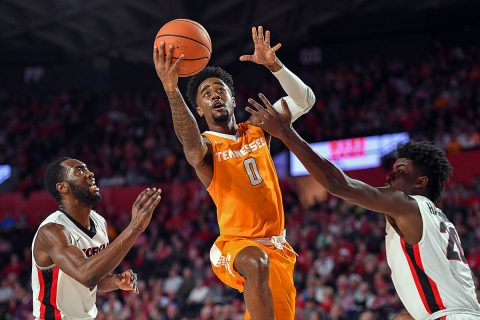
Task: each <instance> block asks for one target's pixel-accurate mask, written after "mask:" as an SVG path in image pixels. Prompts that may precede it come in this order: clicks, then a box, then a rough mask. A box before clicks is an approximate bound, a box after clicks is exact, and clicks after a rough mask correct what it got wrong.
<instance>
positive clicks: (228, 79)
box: [187, 66, 235, 108]
mask: <svg viewBox="0 0 480 320" xmlns="http://www.w3.org/2000/svg"><path fill="white" fill-rule="evenodd" d="M208 78H218V79H220V80H222V81H223V82H225V84H226V85H227V86H228V88H229V89H230V94H231V95H232V97H234V96H235V93H234V89H233V78H232V75H231V74H230V73H228V72H227V71H225V70H223V69H222V68H220V67H213V66H208V67H206V68H205V69H203V70H202V71H200V73H199V74H197V75H196V76H194V77H192V78H191V79H190V80H189V81H188V84H187V99H188V101H190V103H191V104H192V106H193V107H194V108H196V107H197V101H196V98H197V90H198V86H199V85H200V83H202V81H203V80H205V79H208Z"/></svg>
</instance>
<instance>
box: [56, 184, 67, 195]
mask: <svg viewBox="0 0 480 320" xmlns="http://www.w3.org/2000/svg"><path fill="white" fill-rule="evenodd" d="M55 188H56V189H57V191H58V192H59V193H63V194H66V193H68V192H70V187H69V186H68V183H67V182H65V181H63V182H59V183H57V184H56V185H55Z"/></svg>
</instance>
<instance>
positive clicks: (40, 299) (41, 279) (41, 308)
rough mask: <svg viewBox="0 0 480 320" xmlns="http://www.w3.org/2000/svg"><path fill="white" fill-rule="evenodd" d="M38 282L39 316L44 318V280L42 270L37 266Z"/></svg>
mask: <svg viewBox="0 0 480 320" xmlns="http://www.w3.org/2000/svg"><path fill="white" fill-rule="evenodd" d="M37 275H38V283H39V284H40V291H39V292H38V301H40V318H45V305H44V304H43V303H42V301H43V296H44V294H45V280H43V274H42V270H40V268H38V267H37Z"/></svg>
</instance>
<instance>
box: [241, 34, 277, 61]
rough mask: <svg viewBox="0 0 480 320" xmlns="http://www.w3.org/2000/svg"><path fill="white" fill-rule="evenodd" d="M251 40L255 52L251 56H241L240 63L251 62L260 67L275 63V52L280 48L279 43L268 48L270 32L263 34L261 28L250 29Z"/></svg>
mask: <svg viewBox="0 0 480 320" xmlns="http://www.w3.org/2000/svg"><path fill="white" fill-rule="evenodd" d="M252 39H253V44H254V48H255V51H254V52H253V54H252V55H243V56H241V57H240V60H241V61H251V62H254V63H256V64H262V65H272V64H274V63H275V60H276V58H277V56H276V54H275V52H276V51H277V50H278V49H280V47H281V46H282V45H281V44H280V43H277V44H276V45H275V46H274V47H273V48H272V47H271V46H270V31H268V30H267V31H266V32H265V36H264V34H263V27H262V26H259V27H258V32H257V28H255V27H253V28H252Z"/></svg>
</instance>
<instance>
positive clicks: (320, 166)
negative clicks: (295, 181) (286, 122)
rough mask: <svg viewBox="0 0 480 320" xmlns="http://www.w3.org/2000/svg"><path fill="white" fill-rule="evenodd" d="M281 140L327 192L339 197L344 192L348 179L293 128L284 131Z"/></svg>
mask: <svg viewBox="0 0 480 320" xmlns="http://www.w3.org/2000/svg"><path fill="white" fill-rule="evenodd" d="M281 140H282V141H283V143H284V144H285V145H286V146H287V147H288V148H289V149H290V150H291V151H292V152H293V153H294V154H295V156H297V158H298V159H299V160H300V162H301V163H302V164H303V165H304V166H305V168H306V169H307V171H308V172H309V173H310V174H311V175H312V177H313V178H314V179H315V180H316V181H317V182H319V183H320V184H321V185H322V186H323V187H324V188H325V189H326V190H327V191H328V192H330V193H332V194H334V195H337V196H339V195H340V194H341V193H342V191H343V190H346V188H347V187H348V185H349V182H348V181H349V178H348V177H347V176H346V175H345V174H344V173H343V171H342V170H340V169H339V168H338V167H337V166H336V165H334V164H333V163H331V162H330V161H328V160H327V159H325V158H323V157H322V156H320V155H318V154H317V153H316V152H315V151H314V150H313V149H312V148H311V147H310V146H309V144H308V143H307V142H306V141H305V140H303V139H302V137H300V136H299V135H298V133H297V132H296V131H295V130H294V129H293V128H289V129H286V130H285V131H284V134H283V135H282V137H281Z"/></svg>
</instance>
